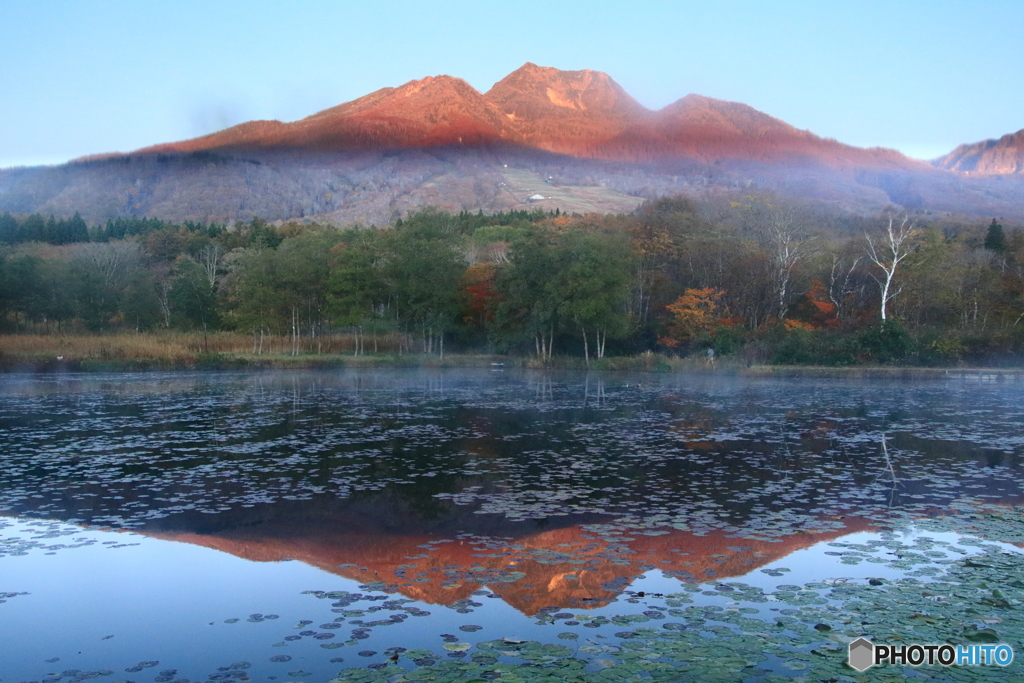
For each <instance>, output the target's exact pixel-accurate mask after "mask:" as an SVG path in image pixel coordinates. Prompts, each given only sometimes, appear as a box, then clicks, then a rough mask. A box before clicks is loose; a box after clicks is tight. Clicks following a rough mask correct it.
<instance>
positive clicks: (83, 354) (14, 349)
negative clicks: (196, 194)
mask: <svg viewBox="0 0 1024 683" xmlns="http://www.w3.org/2000/svg"><path fill="white" fill-rule="evenodd" d="M364 343H365V346H366V347H368V348H367V351H371V350H372V343H371V341H370V340H369V339H367V340H366V341H365V342H364ZM254 346H255V351H256V353H254ZM378 346H379V348H380V350H381V351H391V350H392V347H394V348H397V340H392V339H391V338H390V337H383V336H382V337H381V338H380V339H379V340H378ZM353 348H354V342H353V339H352V335H349V334H332V335H326V336H324V337H323V338H322V339H319V340H310V339H308V338H305V337H304V338H303V339H302V340H301V343H300V345H299V353H301V354H303V355H305V354H310V353H312V354H317V353H322V354H339V353H340V354H345V353H349V354H351V353H352V350H353ZM260 351H262V352H260ZM291 351H292V342H291V339H290V338H288V337H278V336H275V337H271V336H265V337H264V339H263V348H262V350H261V349H260V347H259V340H255V344H254V339H253V337H252V336H249V335H244V334H236V333H232V332H216V333H211V334H207V335H203V334H202V333H201V332H174V331H167V332H147V333H132V332H123V333H116V334H73V335H57V334H40V335H35V334H4V335H0V356H6V357H8V358H15V359H24V360H52V359H55V358H57V357H58V356H63V357H64V360H67V361H82V360H182V361H187V360H194V359H195V358H196V357H197V356H199V355H201V354H225V355H231V356H246V357H259V356H274V355H288V354H290V353H291Z"/></svg>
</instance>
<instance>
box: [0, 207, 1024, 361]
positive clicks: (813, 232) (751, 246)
mask: <svg viewBox="0 0 1024 683" xmlns="http://www.w3.org/2000/svg"><path fill="white" fill-rule="evenodd" d="M1022 320H1024V231H1022V230H1021V227H1020V226H1014V225H1007V226H1004V225H1002V223H1001V222H1000V219H997V218H994V219H991V220H988V219H986V220H984V221H979V220H975V219H957V218H955V217H951V216H948V215H935V214H931V213H924V212H917V213H910V212H907V211H905V210H903V209H901V208H899V207H890V208H889V209H887V210H884V211H881V212H879V213H878V214H876V215H873V216H863V215H852V214H836V213H834V212H832V213H828V212H825V211H824V210H822V209H821V208H820V207H814V206H810V205H805V204H798V203H794V202H793V201H792V200H788V199H784V198H780V197H776V196H769V195H735V196H731V197H724V198H719V199H709V200H704V201H696V200H692V199H687V198H666V199H660V200H657V201H651V202H648V203H646V204H644V205H643V206H641V207H640V208H639V209H638V210H637V211H636V212H635V213H633V214H630V215H596V214H594V215H577V214H573V215H565V214H562V213H561V212H560V211H555V212H545V211H541V210H536V211H528V210H524V211H511V212H506V213H498V214H493V215H484V214H483V213H479V212H478V213H475V214H474V213H469V212H463V213H459V214H452V213H448V212H445V211H440V210H436V209H427V210H424V211H420V212H417V213H413V214H410V215H408V216H407V217H405V218H404V219H398V220H396V221H395V222H394V223H393V224H392V225H388V226H385V227H372V226H371V227H361V226H352V227H349V228H344V229H339V228H337V227H334V226H327V225H320V224H317V223H310V222H304V223H300V222H284V223H278V224H270V223H268V222H266V221H263V220H261V219H259V218H258V217H257V218H252V219H251V220H249V221H247V222H236V223H234V224H232V225H226V224H217V223H184V224H176V223H170V222H166V221H162V220H159V219H153V218H120V219H117V220H111V221H108V222H107V223H106V224H101V225H93V226H89V225H86V223H85V222H84V221H83V220H82V219H81V218H80V217H79V216H77V215H74V216H71V217H61V218H55V217H48V218H44V217H42V216H39V215H29V216H13V215H10V214H3V215H0V367H3V368H5V369H15V368H26V367H42V368H45V367H51V366H52V367H67V366H68V364H71V367H76V368H84V369H88V368H90V367H109V366H110V363H135V364H136V365H139V366H153V367H178V366H187V367H197V366H203V364H204V363H206V364H208V365H211V366H224V365H228V366H230V365H232V364H235V365H245V364H257V365H258V364H260V363H262V364H276V365H278V366H280V365H288V364H289V363H291V364H292V365H298V364H301V363H302V362H305V363H306V364H307V365H308V364H330V363H340V362H347V363H367V364H369V363H374V362H380V363H384V362H392V363H398V364H405V363H420V362H428V363H430V362H436V363H454V362H456V359H454V358H453V357H452V355H453V354H456V355H457V356H458V357H459V358H461V359H462V362H463V363H465V364H475V363H480V364H485V363H492V362H505V361H506V360H507V361H508V362H511V363H513V364H515V363H520V364H532V365H563V366H579V367H591V366H594V365H595V364H596V366H597V367H601V368H607V369H649V370H652V369H653V370H657V369H660V370H668V369H673V368H682V367H693V368H696V367H702V368H707V367H712V368H725V367H736V368H745V367H750V366H755V365H756V366H761V365H783V366H821V367H832V368H839V367H865V366H898V367H906V366H921V367H940V366H943V367H956V366H981V365H990V366H994V367H1009V366H1014V365H1018V364H1020V360H1021V358H1022V356H1024V322H1022ZM499 357H502V358H504V359H505V360H501V359H500V358H499ZM289 359H291V360H289ZM303 359H304V360H303ZM385 359H392V360H391V361H386V360H385ZM446 359H447V360H446ZM62 364H63V365H62Z"/></svg>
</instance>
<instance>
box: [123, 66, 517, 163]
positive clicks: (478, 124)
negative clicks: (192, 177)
mask: <svg viewBox="0 0 1024 683" xmlns="http://www.w3.org/2000/svg"><path fill="white" fill-rule="evenodd" d="M505 123H506V122H505V116H504V115H503V114H502V112H501V111H500V110H498V109H497V108H496V107H495V106H494V105H493V104H491V103H489V102H488V101H486V100H485V99H484V98H483V97H482V96H481V95H480V93H478V92H477V91H476V90H475V89H474V88H473V87H472V86H471V85H469V84H468V83H466V82H465V81H464V80H462V79H461V78H452V77H451V76H436V77H427V78H424V79H421V80H418V81H410V82H409V83H406V84H405V85H403V86H401V87H398V88H383V89H381V90H378V91H376V92H373V93H370V94H369V95H366V96H364V97H361V98H359V99H357V100H353V101H351V102H346V103H345V104H341V105H338V106H337V107H332V108H330V109H325V110H324V111H321V112H319V113H316V114H314V115H312V116H309V117H307V118H305V119H301V120H299V121H296V122H294V123H281V122H280V121H253V122H249V123H243V124H241V125H238V126H234V127H232V128H228V129H226V130H223V131H220V132H218V133H213V134H211V135H206V136H203V137H200V138H194V139H192V140H185V141H183V142H172V143H167V144H162V145H156V146H153V147H147V148H145V149H141V150H139V151H138V152H137V153H139V154H146V153H170V152H196V151H210V150H244V151H256V150H260V149H291V150H309V151H313V152H323V151H325V150H345V151H360V150H380V149H409V148H416V147H438V146H445V145H455V144H463V145H479V144H485V143H491V142H497V141H500V140H501V139H502V138H503V137H504V136H505V135H507V134H508V131H507V130H506V125H505Z"/></svg>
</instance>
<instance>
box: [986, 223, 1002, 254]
mask: <svg viewBox="0 0 1024 683" xmlns="http://www.w3.org/2000/svg"><path fill="white" fill-rule="evenodd" d="M985 248H986V249H988V250H989V251H994V252H996V253H997V254H1004V253H1006V235H1005V234H1003V226H1001V225H999V223H997V222H996V219H995V218H993V219H992V223H991V225H989V226H988V234H986V235H985Z"/></svg>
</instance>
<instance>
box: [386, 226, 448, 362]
mask: <svg viewBox="0 0 1024 683" xmlns="http://www.w3.org/2000/svg"><path fill="white" fill-rule="evenodd" d="M424 213H426V212H421V214H418V215H417V216H415V217H410V219H409V220H407V221H406V222H405V223H404V224H403V225H402V227H401V228H396V229H394V230H392V231H389V232H387V233H385V234H384V240H385V242H384V243H385V254H386V256H385V261H384V267H383V270H384V277H385V281H386V282H387V285H388V288H389V290H390V292H391V300H392V310H393V311H394V313H395V316H396V318H397V320H398V321H399V322H400V324H403V325H405V326H412V327H413V328H414V329H418V330H419V331H420V333H421V335H422V338H423V351H424V352H425V353H433V352H434V351H435V344H436V350H437V351H438V352H439V353H440V354H441V355H442V356H443V355H444V335H445V333H446V332H447V331H449V330H450V329H451V327H452V325H453V324H454V322H455V318H456V316H457V315H458V312H459V304H460V303H461V289H460V287H459V283H460V279H461V277H462V274H463V273H464V272H465V270H466V261H465V259H464V258H463V256H462V253H461V251H460V250H459V248H458V246H459V243H460V235H459V234H458V233H457V232H456V231H455V229H454V225H452V224H451V223H450V222H448V221H446V220H444V218H443V217H442V216H447V214H443V215H441V214H438V213H433V214H432V213H426V215H425V216H424V215H423V214H424Z"/></svg>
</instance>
